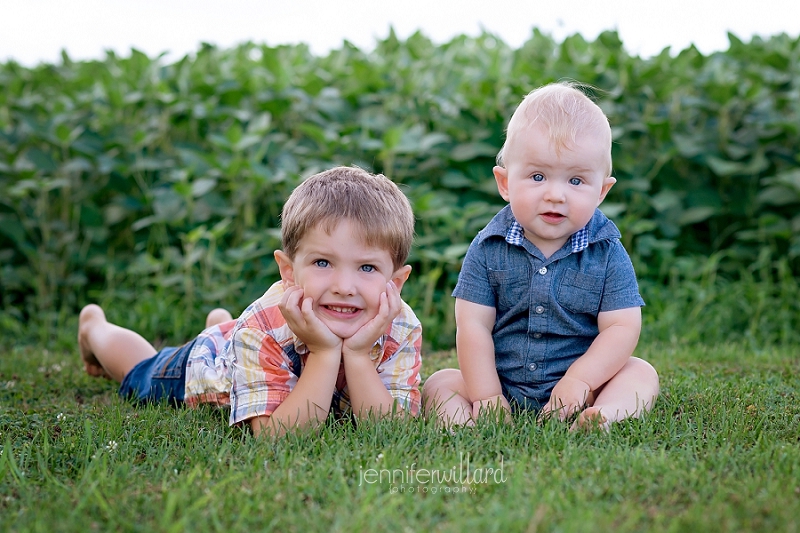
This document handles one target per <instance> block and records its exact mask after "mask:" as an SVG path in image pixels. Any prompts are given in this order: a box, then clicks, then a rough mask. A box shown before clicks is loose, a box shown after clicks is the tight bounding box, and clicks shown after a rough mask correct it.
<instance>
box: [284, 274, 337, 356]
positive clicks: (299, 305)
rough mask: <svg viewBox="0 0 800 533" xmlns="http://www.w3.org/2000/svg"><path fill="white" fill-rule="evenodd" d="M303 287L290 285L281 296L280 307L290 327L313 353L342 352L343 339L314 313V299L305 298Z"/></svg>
mask: <svg viewBox="0 0 800 533" xmlns="http://www.w3.org/2000/svg"><path fill="white" fill-rule="evenodd" d="M303 295H304V293H303V289H302V288H301V287H298V286H297V285H295V286H293V287H289V288H288V289H286V292H285V293H284V295H283V298H281V302H280V303H279V304H278V308H279V309H280V310H281V313H283V318H285V319H286V323H287V324H288V325H289V329H291V330H292V332H293V333H294V334H295V335H297V337H298V338H299V339H300V340H302V341H303V342H304V343H305V344H306V347H307V348H308V351H309V352H311V353H320V352H326V351H329V352H333V351H335V352H337V353H341V347H342V339H340V338H339V337H337V336H336V335H335V334H334V333H333V332H332V331H331V330H330V328H328V326H326V325H325V324H323V323H322V321H321V320H320V319H319V318H317V315H316V314H314V309H313V304H314V302H313V300H312V299H311V298H303Z"/></svg>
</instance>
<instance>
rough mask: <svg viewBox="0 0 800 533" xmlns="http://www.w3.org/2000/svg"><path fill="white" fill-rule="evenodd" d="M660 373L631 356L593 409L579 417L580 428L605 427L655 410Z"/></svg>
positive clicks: (594, 403) (596, 400)
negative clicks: (654, 404)
mask: <svg viewBox="0 0 800 533" xmlns="http://www.w3.org/2000/svg"><path fill="white" fill-rule="evenodd" d="M658 391H659V386H658V373H656V370H655V369H654V368H653V367H652V366H651V365H650V363H648V362H647V361H644V360H643V359H639V358H638V357H631V358H630V360H628V362H627V363H625V366H623V367H622V369H621V370H620V371H619V372H617V374H616V375H615V376H614V377H612V378H611V379H610V380H608V383H606V384H605V385H604V386H603V388H602V389H600V391H599V393H598V394H597V397H596V398H595V399H594V402H593V403H592V405H591V406H590V407H587V408H586V409H584V410H583V412H582V413H581V414H580V415H578V419H577V420H576V421H575V425H573V429H574V428H576V427H605V428H607V427H608V425H609V424H610V423H611V422H618V421H620V420H624V419H625V418H629V417H636V418H638V417H639V416H641V415H642V413H644V412H646V411H649V410H650V409H652V408H653V403H655V400H656V397H658Z"/></svg>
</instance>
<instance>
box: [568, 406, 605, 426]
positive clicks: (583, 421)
mask: <svg viewBox="0 0 800 533" xmlns="http://www.w3.org/2000/svg"><path fill="white" fill-rule="evenodd" d="M577 429H583V430H588V431H591V430H595V429H601V430H603V431H606V432H608V431H609V430H610V429H611V422H610V421H609V420H608V417H606V416H605V415H604V414H603V413H602V411H601V410H600V408H599V407H587V408H586V409H584V410H583V412H582V413H581V414H579V415H578V418H577V420H575V423H574V424H572V427H571V428H570V430H571V431H575V430H577Z"/></svg>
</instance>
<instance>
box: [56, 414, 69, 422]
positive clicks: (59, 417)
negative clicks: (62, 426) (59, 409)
mask: <svg viewBox="0 0 800 533" xmlns="http://www.w3.org/2000/svg"><path fill="white" fill-rule="evenodd" d="M65 418H67V415H65V414H64V413H58V415H56V420H58V421H59V422H61V421H62V420H64V419H65Z"/></svg>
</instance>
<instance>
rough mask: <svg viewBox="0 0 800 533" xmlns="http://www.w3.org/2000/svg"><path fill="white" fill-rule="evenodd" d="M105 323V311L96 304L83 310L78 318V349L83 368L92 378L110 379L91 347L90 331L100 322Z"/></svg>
mask: <svg viewBox="0 0 800 533" xmlns="http://www.w3.org/2000/svg"><path fill="white" fill-rule="evenodd" d="M105 321H106V315H105V313H103V309H102V308H101V307H100V306H99V305H94V304H89V305H87V306H86V307H84V308H83V309H81V314H80V315H79V317H78V349H79V350H80V352H81V360H82V361H83V368H84V370H85V371H86V373H87V374H89V375H90V376H92V377H106V378H107V377H109V376H108V374H106V370H105V368H103V365H101V364H100V361H98V360H97V358H96V357H95V356H94V354H93V353H92V348H91V346H90V345H89V331H90V329H91V328H92V327H94V326H96V325H97V324H98V322H105Z"/></svg>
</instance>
